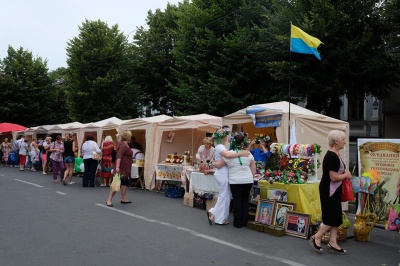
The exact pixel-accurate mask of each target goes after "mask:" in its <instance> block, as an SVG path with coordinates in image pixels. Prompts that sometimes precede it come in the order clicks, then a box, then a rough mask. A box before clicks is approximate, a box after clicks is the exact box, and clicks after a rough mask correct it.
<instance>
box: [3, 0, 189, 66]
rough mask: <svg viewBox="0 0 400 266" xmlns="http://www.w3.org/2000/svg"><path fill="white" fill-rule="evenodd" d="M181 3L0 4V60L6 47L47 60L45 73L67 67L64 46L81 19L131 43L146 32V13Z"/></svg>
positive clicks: (55, 0)
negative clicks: (141, 31) (114, 29)
mask: <svg viewBox="0 0 400 266" xmlns="http://www.w3.org/2000/svg"><path fill="white" fill-rule="evenodd" d="M181 1H182V0H179V1H178V0H113V1H111V0H108V1H107V0H39V1H32V0H2V1H1V2H2V3H1V15H0V59H4V58H5V57H6V56H7V50H8V47H9V46H12V47H13V48H14V49H15V50H17V49H19V48H20V47H22V48H23V49H24V50H28V51H31V52H32V54H33V56H34V57H35V58H37V57H41V58H42V59H43V60H45V59H47V67H48V68H49V70H50V71H51V70H55V69H57V68H58V67H67V63H66V58H67V56H66V50H65V49H66V47H67V42H68V41H69V40H71V39H73V38H74V37H78V35H79V28H78V27H79V26H81V25H82V23H83V22H84V21H85V19H88V20H91V21H95V20H101V21H103V22H106V23H107V24H108V26H109V27H111V26H113V25H115V24H118V28H119V30H120V31H121V32H122V33H123V34H124V35H125V36H127V35H129V37H128V40H129V41H130V42H131V41H132V40H133V35H134V34H135V31H136V29H137V27H140V26H143V27H145V28H147V25H146V18H147V14H148V11H149V10H152V11H155V10H156V9H160V10H162V11H164V10H165V8H166V7H167V4H168V3H170V4H174V5H177V4H178V3H179V2H181Z"/></svg>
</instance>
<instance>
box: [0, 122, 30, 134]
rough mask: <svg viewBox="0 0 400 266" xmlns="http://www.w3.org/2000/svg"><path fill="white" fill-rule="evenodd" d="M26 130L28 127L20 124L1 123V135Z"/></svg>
mask: <svg viewBox="0 0 400 266" xmlns="http://www.w3.org/2000/svg"><path fill="white" fill-rule="evenodd" d="M25 129H26V127H24V126H21V125H18V124H12V123H0V133H5V132H11V131H22V130H25Z"/></svg>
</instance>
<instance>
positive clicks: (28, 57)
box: [0, 46, 58, 127]
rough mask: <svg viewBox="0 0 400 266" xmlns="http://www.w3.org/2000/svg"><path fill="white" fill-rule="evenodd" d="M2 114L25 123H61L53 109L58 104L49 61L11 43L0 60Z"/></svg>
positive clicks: (2, 116)
mask: <svg viewBox="0 0 400 266" xmlns="http://www.w3.org/2000/svg"><path fill="white" fill-rule="evenodd" d="M0 91H1V92H2V97H1V98H2V99H1V101H2V103H1V105H0V117H1V118H2V119H3V120H7V122H14V123H18V124H21V125H24V126H28V127H29V126H36V125H42V124H44V123H46V124H51V123H57V122H58V121H57V119H56V117H54V116H52V115H51V113H52V111H53V110H54V108H55V106H56V105H57V104H56V102H55V101H54V102H53V100H52V99H54V90H53V87H52V86H51V82H50V80H49V77H48V68H47V61H43V60H42V58H40V57H37V58H35V57H33V55H32V52H30V51H27V50H24V49H23V48H22V47H21V48H19V49H18V50H15V49H14V48H13V47H11V46H9V47H8V50H7V56H6V57H5V58H4V59H3V60H0Z"/></svg>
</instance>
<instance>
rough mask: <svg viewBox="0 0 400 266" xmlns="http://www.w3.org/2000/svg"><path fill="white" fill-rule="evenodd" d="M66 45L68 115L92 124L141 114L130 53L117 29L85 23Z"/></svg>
mask: <svg viewBox="0 0 400 266" xmlns="http://www.w3.org/2000/svg"><path fill="white" fill-rule="evenodd" d="M79 30H80V33H79V36H78V37H74V38H73V39H72V40H70V41H69V42H68V44H67V57H68V58H67V63H68V67H69V68H68V71H69V75H68V77H69V78H68V84H67V88H68V91H67V104H68V107H69V111H70V116H71V118H72V119H73V120H76V121H80V122H92V121H98V120H101V119H105V118H109V117H111V116H116V117H118V118H121V119H125V118H126V119H127V118H132V117H137V116H138V115H139V114H140V113H141V109H140V102H141V97H142V95H141V93H140V90H139V89H138V87H137V86H136V85H135V84H134V82H133V78H132V75H133V74H134V73H132V65H133V58H134V57H133V54H132V48H131V47H130V45H129V44H128V42H127V40H126V37H125V36H124V35H123V34H122V33H120V31H119V30H118V26H117V25H114V26H112V27H111V28H110V27H108V25H107V24H106V23H104V22H102V21H100V20H98V21H88V20H86V21H85V22H84V23H83V24H82V26H80V27H79Z"/></svg>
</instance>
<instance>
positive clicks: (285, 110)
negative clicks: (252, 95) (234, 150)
mask: <svg viewBox="0 0 400 266" xmlns="http://www.w3.org/2000/svg"><path fill="white" fill-rule="evenodd" d="M252 106H259V107H264V108H266V110H264V111H261V112H258V113H256V116H267V115H273V114H285V115H287V114H289V102H287V101H282V102H274V103H264V104H255V105H252ZM249 107H250V106H249ZM247 108H248V107H246V108H243V109H241V110H239V111H237V112H234V113H232V114H229V115H226V116H224V117H223V121H224V123H228V124H240V123H246V122H249V120H250V116H249V115H248V114H246V109H247ZM290 115H291V116H292V115H293V116H295V117H304V118H313V119H321V120H330V121H335V122H343V121H341V120H338V119H335V118H332V117H329V116H325V115H323V114H319V113H316V112H314V111H311V110H308V109H306V108H303V107H301V106H298V105H295V104H292V103H291V104H290Z"/></svg>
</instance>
